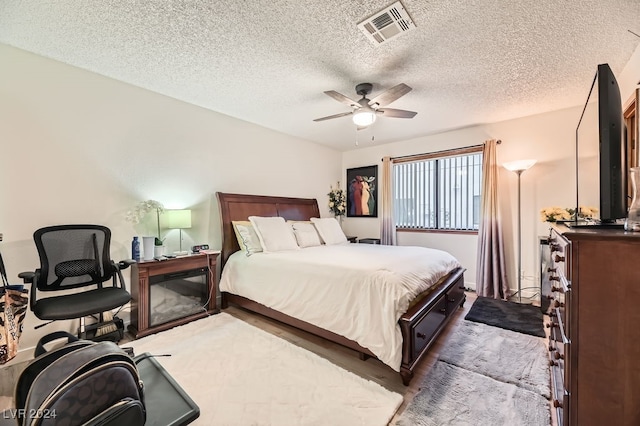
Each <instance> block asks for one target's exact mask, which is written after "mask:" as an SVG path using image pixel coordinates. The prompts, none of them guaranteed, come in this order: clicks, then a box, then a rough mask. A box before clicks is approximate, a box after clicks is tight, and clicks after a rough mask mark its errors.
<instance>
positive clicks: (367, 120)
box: [353, 111, 376, 127]
mask: <svg viewBox="0 0 640 426" xmlns="http://www.w3.org/2000/svg"><path fill="white" fill-rule="evenodd" d="M375 121H376V113H375V112H374V111H356V112H354V113H353V123H354V124H355V125H356V126H360V127H366V126H370V125H372V124H373V123H374V122H375Z"/></svg>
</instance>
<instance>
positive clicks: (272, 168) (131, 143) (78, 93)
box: [0, 44, 341, 354]
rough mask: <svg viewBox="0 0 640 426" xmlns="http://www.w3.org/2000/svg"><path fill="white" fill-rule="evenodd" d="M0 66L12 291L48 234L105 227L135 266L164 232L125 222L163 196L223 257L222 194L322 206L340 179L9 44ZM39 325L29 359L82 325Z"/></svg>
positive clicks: (118, 255)
mask: <svg viewBox="0 0 640 426" xmlns="http://www.w3.org/2000/svg"><path fill="white" fill-rule="evenodd" d="M0 63H1V64H2V66H1V67H0V143H1V144H2V151H1V152H2V161H1V163H0V200H1V202H2V208H0V232H2V233H4V241H3V242H2V243H0V251H1V252H2V255H3V257H4V260H5V265H6V267H7V269H8V272H9V275H10V280H11V281H12V282H14V283H15V282H18V281H19V280H18V278H17V274H18V273H19V272H21V271H28V270H33V269H34V268H36V267H37V266H38V265H39V262H38V257H37V252H36V249H35V245H34V243H33V239H32V235H33V232H34V231H35V230H36V229H38V228H40V227H43V226H48V225H54V224H65V223H99V224H103V225H106V226H108V227H109V228H111V230H112V233H113V241H112V257H113V258H114V259H115V260H120V259H124V258H130V257H131V254H130V250H131V244H130V242H131V239H132V237H133V236H134V235H153V234H155V232H156V231H155V226H154V221H153V217H151V218H147V219H149V220H146V221H145V223H143V224H140V225H135V226H134V225H132V224H131V223H129V222H127V221H125V218H124V216H125V213H126V211H127V210H129V209H131V208H132V207H134V206H135V205H136V204H137V203H138V202H139V201H142V200H147V199H155V200H158V201H160V202H162V203H164V204H165V206H166V207H168V208H191V209H193V221H192V222H193V228H191V229H188V230H185V231H184V232H183V235H184V239H185V241H184V243H183V245H184V246H191V245H192V244H193V243H199V244H200V243H208V244H210V245H211V247H212V248H219V247H220V244H221V241H220V239H221V238H220V222H219V212H218V205H217V201H216V199H215V192H216V191H223V192H237V193H251V194H267V195H283V196H295V197H310V198H317V199H318V200H320V202H321V203H322V200H325V199H326V194H327V192H328V188H329V185H331V184H332V183H334V182H335V181H336V180H337V179H338V177H339V176H340V170H341V154H340V153H339V152H337V151H334V150H331V149H329V148H326V147H322V146H320V145H317V144H314V143H311V142H308V141H304V140H300V139H297V138H294V137H291V136H287V135H284V134H281V133H277V132H275V131H271V130H268V129H265V128H263V127H260V126H256V125H253V124H250V123H247V122H244V121H241V120H237V119H234V118H231V117H228V116H225V115H222V114H218V113H215V112H212V111H209V110H205V109H203V108H200V107H196V106H193V105H190V104H186V103H183V102H180V101H178V100H175V99H172V98H169V97H166V96H162V95H159V94H156V93H152V92H149V91H146V90H143V89H140V88H137V87H133V86H130V85H127V84H124V83H120V82H117V81H115V80H112V79H109V78H106V77H103V76H101V75H97V74H94V73H91V72H87V71H84V70H82V69H79V68H75V67H71V66H68V65H64V64H61V63H59V62H56V61H53V60H49V59H46V58H43V57H40V56H37V55H33V54H30V53H27V52H24V51H21V50H18V49H15V48H12V47H9V46H6V45H2V44H0ZM321 212H322V214H323V215H328V212H326V211H325V209H321ZM163 232H166V231H163ZM177 235H178V231H170V233H169V235H168V238H167V241H166V243H167V245H168V249H169V250H170V251H173V250H178V243H179V242H178V239H177ZM125 277H126V278H127V285H129V282H128V281H129V272H125ZM121 317H123V319H128V318H127V317H128V315H127V314H126V313H125V314H124V315H121ZM38 323H39V321H37V320H36V318H35V317H34V316H33V314H32V313H31V312H29V314H28V315H27V321H26V324H25V328H24V330H25V332H24V335H23V337H22V339H21V345H20V347H21V350H22V351H26V352H28V353H29V354H31V353H32V346H33V345H34V344H35V342H36V341H37V339H38V338H39V337H40V336H41V335H43V334H46V333H48V332H50V331H53V330H54V329H55V328H56V327H63V328H68V329H69V330H73V328H74V327H75V326H74V325H72V324H71V323H69V324H66V325H65V324H60V323H57V324H52V325H48V326H45V327H43V328H41V329H39V330H37V331H35V332H34V331H33V326H34V325H36V324H38Z"/></svg>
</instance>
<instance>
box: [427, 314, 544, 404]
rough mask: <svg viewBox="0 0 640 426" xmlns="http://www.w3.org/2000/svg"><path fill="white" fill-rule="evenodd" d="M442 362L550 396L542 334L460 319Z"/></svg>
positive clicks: (450, 337) (441, 355)
mask: <svg viewBox="0 0 640 426" xmlns="http://www.w3.org/2000/svg"><path fill="white" fill-rule="evenodd" d="M443 346H444V347H443V349H442V351H441V352H440V357H439V359H440V361H444V362H446V363H448V364H453V365H455V366H457V367H462V368H465V369H467V370H470V371H474V372H476V373H479V374H482V375H484V376H488V377H491V378H492V379H496V380H499V381H501V382H505V383H511V384H514V385H516V386H520V387H522V388H524V389H527V390H530V391H532V392H536V393H538V394H540V395H542V396H544V397H545V398H550V397H551V388H550V380H551V376H550V372H549V359H548V356H547V345H546V344H545V340H544V339H542V338H540V337H534V336H529V335H526V334H522V333H516V332H515V331H510V330H503V329H501V328H497V327H492V326H490V325H486V324H481V323H476V322H470V321H461V323H460V325H459V326H458V327H457V328H456V329H455V330H454V331H453V333H452V334H451V335H450V336H449V337H448V338H447V341H446V343H445V344H444V345H443Z"/></svg>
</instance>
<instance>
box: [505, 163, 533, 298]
mask: <svg viewBox="0 0 640 426" xmlns="http://www.w3.org/2000/svg"><path fill="white" fill-rule="evenodd" d="M534 164H536V160H518V161H511V162H509V163H504V164H503V166H504V168H505V169H507V170H510V171H512V172H514V173H516V174H517V175H518V302H522V224H521V215H520V208H521V203H520V175H522V172H524V171H525V170H528V169H530V168H531V166H533V165H534Z"/></svg>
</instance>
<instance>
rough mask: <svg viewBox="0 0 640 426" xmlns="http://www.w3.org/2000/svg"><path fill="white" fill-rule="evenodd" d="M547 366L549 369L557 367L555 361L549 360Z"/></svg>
mask: <svg viewBox="0 0 640 426" xmlns="http://www.w3.org/2000/svg"><path fill="white" fill-rule="evenodd" d="M549 365H550V366H551V367H555V366H557V365H558V363H557V362H556V361H554V360H550V361H549Z"/></svg>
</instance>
